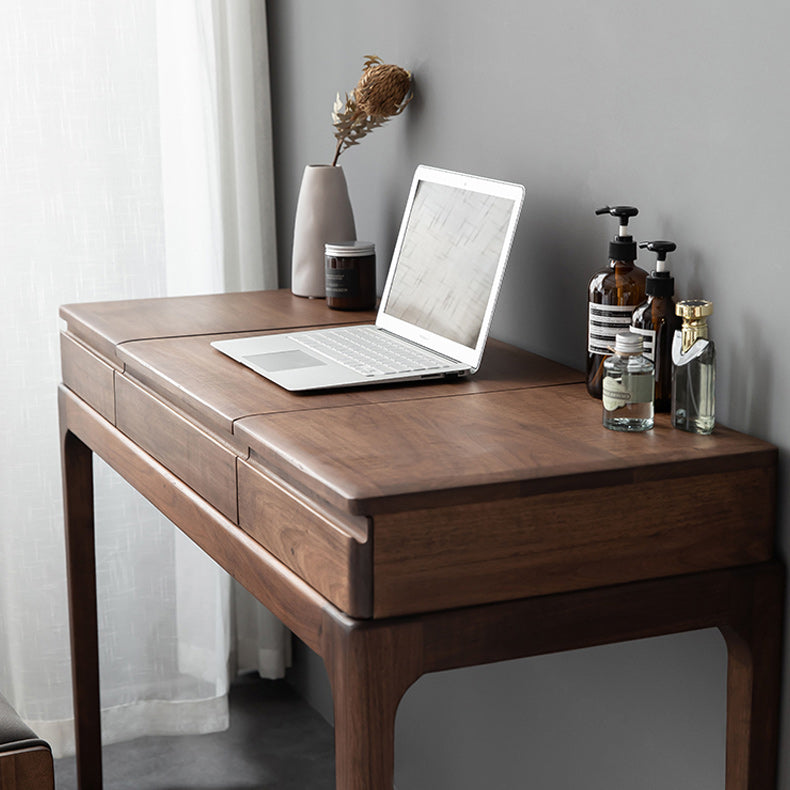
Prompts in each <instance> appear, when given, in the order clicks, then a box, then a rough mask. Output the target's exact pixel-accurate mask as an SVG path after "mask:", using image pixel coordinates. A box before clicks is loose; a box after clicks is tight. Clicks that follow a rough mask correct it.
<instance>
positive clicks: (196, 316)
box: [60, 290, 375, 359]
mask: <svg viewBox="0 0 790 790" xmlns="http://www.w3.org/2000/svg"><path fill="white" fill-rule="evenodd" d="M60 317H61V318H63V319H64V320H65V321H66V324H67V326H68V331H69V332H70V333H72V334H73V335H74V336H75V337H78V338H80V339H81V340H82V341H83V342H85V344H86V345H88V346H90V347H92V348H94V349H96V350H97V351H98V353H99V354H102V355H103V356H106V357H108V358H109V359H113V358H114V356H115V353H116V349H117V347H118V346H119V345H120V344H122V343H127V342H129V341H131V340H141V339H149V338H155V337H183V336H186V335H208V334H219V333H226V332H251V331H252V332H263V331H266V330H267V329H293V328H299V327H308V326H318V325H323V324H333V323H334V324H343V323H346V324H347V323H359V322H361V321H369V320H372V318H374V317H375V313H373V312H371V311H366V312H362V313H355V312H346V311H343V312H339V311H337V310H330V309H329V308H328V307H327V306H326V301H325V300H324V299H299V298H298V297H294V296H292V295H291V292H290V291H288V290H281V291H265V292H263V291H252V292H245V293H230V294H211V295H207V296H178V297H171V298H159V299H132V300H126V301H124V300H119V301H112V302H93V303H92V304H90V305H82V304H80V305H63V306H62V307H61V308H60Z"/></svg>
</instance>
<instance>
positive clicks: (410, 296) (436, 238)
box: [211, 165, 524, 391]
mask: <svg viewBox="0 0 790 790" xmlns="http://www.w3.org/2000/svg"><path fill="white" fill-rule="evenodd" d="M523 201H524V187H523V186H521V185H520V184H510V183H506V182H503V181H494V180H491V179H487V178H479V177H477V176H469V175H463V174H461V173H453V172H449V171H447V170H439V169H436V168H432V167H426V166H425V165H420V166H419V167H418V168H417V170H416V172H415V174H414V179H413V180H412V184H411V190H410V192H409V199H408V202H407V204H406V210H405V212H404V215H403V221H402V223H401V227H400V232H399V233H398V239H397V242H396V244H395V251H394V253H393V256H392V263H391V264H390V268H389V273H388V275H387V282H386V284H385V286H384V292H383V294H382V297H381V303H380V306H379V311H378V315H377V317H376V323H375V325H371V324H366V325H351V326H344V327H330V328H324V329H316V330H302V331H294V332H283V333H277V334H271V335H260V336H256V337H246V338H236V339H233V340H219V341H215V342H213V343H212V344H211V345H212V346H214V348H216V349H218V350H219V351H221V352H222V353H223V354H227V355H228V356H229V357H232V358H233V359H235V360H237V361H238V362H241V363H242V364H244V365H246V366H247V367H249V368H252V369H253V370H254V371H256V372H257V373H260V374H261V375H262V376H265V377H266V378H267V379H270V380H271V381H273V382H275V383H276V384H279V385H280V386H281V387H284V388H285V389H287V390H293V391H299V390H316V389H327V388H330V387H355V386H364V385H370V384H380V383H382V382H396V381H410V380H415V379H428V378H439V377H442V376H463V375H466V374H468V373H474V372H475V371H476V370H477V369H478V367H480V361H481V359H482V357H483V351H484V349H485V344H486V340H487V338H488V331H489V328H490V325H491V319H492V317H493V313H494V307H495V305H496V300H497V296H498V294H499V288H500V285H501V283H502V278H503V277H504V273H505V264H506V263H507V258H508V255H509V253H510V247H511V244H512V242H513V236H514V234H515V232H516V224H517V222H518V217H519V214H520V212H521V206H522V203H523Z"/></svg>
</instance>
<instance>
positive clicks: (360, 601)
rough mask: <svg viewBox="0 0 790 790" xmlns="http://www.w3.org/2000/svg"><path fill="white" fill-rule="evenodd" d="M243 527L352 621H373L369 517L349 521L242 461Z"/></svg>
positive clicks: (241, 512) (240, 524)
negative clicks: (368, 532)
mask: <svg viewBox="0 0 790 790" xmlns="http://www.w3.org/2000/svg"><path fill="white" fill-rule="evenodd" d="M239 526H241V528H242V529H244V530H245V532H247V533H248V534H249V535H250V536H251V537H253V538H254V539H255V540H256V541H258V543H260V544H261V545H262V546H263V547H264V548H265V549H267V550H268V551H270V552H271V553H272V554H274V555H275V557H277V558H278V559H279V560H280V561H281V562H283V563H284V564H285V565H287V566H288V567H289V568H290V569H291V570H292V571H294V572H295V573H297V574H298V575H299V576H300V577H301V578H302V579H304V580H305V581H306V582H307V583H308V584H309V585H310V586H311V587H313V588H314V589H315V590H317V591H318V592H319V593H321V595H323V596H324V597H325V598H327V599H328V600H329V601H331V602H332V603H333V604H334V605H335V606H337V607H338V608H339V609H341V610H343V611H344V612H346V613H347V614H350V615H351V616H353V617H370V614H371V590H370V542H369V541H368V540H367V519H364V518H360V519H356V520H349V519H346V518H344V517H342V516H340V515H339V514H334V513H329V512H328V511H327V510H326V509H324V508H322V507H320V506H318V505H316V504H315V503H311V502H309V501H308V500H306V499H305V498H303V497H302V496H301V495H300V494H298V493H297V492H296V491H294V490H293V489H292V488H290V486H288V485H287V484H285V483H284V482H283V481H280V480H275V479H273V478H271V477H269V476H268V475H265V474H263V473H262V472H260V471H259V470H258V469H256V468H255V467H254V466H252V465H251V464H249V463H247V462H246V461H243V460H239Z"/></svg>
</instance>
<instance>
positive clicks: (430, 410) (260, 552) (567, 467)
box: [60, 292, 784, 790]
mask: <svg viewBox="0 0 790 790" xmlns="http://www.w3.org/2000/svg"><path fill="white" fill-rule="evenodd" d="M63 315H64V317H65V318H66V320H67V323H68V331H67V333H66V335H65V336H64V341H63V342H64V360H65V362H64V380H65V382H66V384H67V386H68V387H69V388H70V389H67V388H66V387H63V388H61V392H60V407H61V430H62V434H63V465H64V492H65V511H66V526H67V547H68V561H69V580H70V584H69V596H70V610H71V622H72V652H73V657H74V678H75V704H76V711H77V744H78V751H79V756H78V766H79V772H80V783H81V787H82V788H83V790H98V788H100V787H101V762H100V744H99V696H98V659H97V655H98V652H97V642H96V634H95V630H96V601H95V569H94V567H93V565H94V555H93V509H92V504H91V498H92V483H91V452H95V453H97V454H98V455H100V456H101V457H102V458H103V459H104V460H105V461H107V462H108V463H109V464H110V466H112V467H113V468H115V469H116V470H117V471H118V472H119V473H120V474H121V475H123V476H124V477H125V478H126V479H127V480H128V481H129V482H130V483H131V484H132V485H133V486H134V487H135V488H136V489H137V490H138V491H140V492H141V493H142V494H143V495H144V496H146V497H147V498H148V499H149V500H150V501H151V502H152V503H153V504H154V505H155V506H156V507H158V508H159V509H160V510H161V511H162V512H163V513H164V514H165V515H166V516H168V517H169V518H170V519H171V520H173V521H174V522H175V523H176V524H177V525H178V526H179V527H180V528H181V529H182V530H183V531H184V532H185V533H186V534H187V535H189V536H190V537H191V538H192V539H193V540H194V541H195V542H196V543H197V544H198V545H199V546H201V548H203V549H204V550H205V551H206V552H207V553H208V554H210V555H211V556H212V557H213V558H214V559H215V560H216V561H217V562H218V563H219V564H220V565H222V567H224V568H226V569H227V570H228V571H229V572H230V573H231V574H232V575H233V576H234V577H235V578H237V579H238V580H239V581H240V582H241V583H242V584H244V585H245V586H246V587H247V588H248V589H249V590H250V591H251V592H252V593H253V594H254V595H255V596H256V597H257V598H258V599H259V600H260V601H262V602H263V603H264V604H265V605H266V606H267V607H268V608H269V609H270V610H271V611H272V612H274V614H275V615H276V616H277V617H279V618H280V619H281V620H282V621H283V622H284V623H285V624H286V625H287V626H288V627H289V628H291V629H292V630H293V631H294V632H295V633H296V634H297V635H298V636H299V637H300V638H301V639H303V641H305V642H306V643H307V644H308V645H309V646H310V647H311V648H312V649H313V650H315V651H317V652H318V653H319V654H320V655H321V656H322V657H323V658H324V660H325V662H326V665H327V671H328V674H329V677H330V681H331V684H332V690H333V696H334V703H335V722H336V730H335V733H336V757H337V761H336V762H337V787H338V788H339V790H391V788H392V773H393V759H394V758H393V749H394V745H393V738H394V719H395V713H396V710H397V705H398V701H399V700H400V697H401V695H402V694H403V693H404V691H405V690H406V688H408V686H409V685H410V684H411V683H412V682H414V680H416V678H417V677H419V676H420V675H421V674H424V673H425V672H429V671H436V670H440V669H449V668H452V667H456V666H470V665H473V664H477V663H485V662H491V661H499V660H506V659H509V658H516V657H520V656H528V655H536V654H539V653H542V652H552V651H556V650H567V649H572V648H575V647H583V646H588V645H595V644H605V643H608V642H612V641H619V640H623V639H634V638H640V637H643V636H652V635H657V634H662V633H673V632H677V631H683V630H689V629H694V628H704V627H717V628H720V629H721V630H722V632H723V633H724V635H725V638H726V640H727V647H728V651H729V664H728V667H729V668H728V698H727V699H728V711H727V719H728V734H727V790H771V788H773V787H774V786H775V770H776V745H777V731H778V689H779V680H780V667H781V661H780V658H781V628H782V621H783V601H784V597H783V579H784V576H783V571H782V568H781V566H780V565H779V564H778V563H775V562H772V561H770V559H769V558H770V557H771V554H772V539H773V530H774V520H775V514H774V496H775V491H774V487H775V474H776V449H775V448H774V447H772V446H771V445H769V444H767V443H765V442H761V441H759V440H756V439H752V438H750V437H747V436H744V435H741V434H738V433H736V432H734V431H731V430H728V429H727V428H724V427H722V426H717V428H716V430H715V432H714V434H713V435H712V436H708V437H702V436H695V435H693V434H686V433H683V432H679V431H673V430H672V429H671V428H670V426H669V424H668V421H667V419H666V417H665V416H660V417H659V419H658V421H657V425H656V428H655V429H654V430H653V431H650V432H648V433H645V434H634V435H629V434H618V433H613V432H610V431H606V430H605V429H603V428H602V427H601V425H600V419H601V413H600V408H601V407H600V403H599V402H598V401H594V400H592V399H590V398H588V397H587V396H586V394H585V393H584V387H583V385H582V384H580V383H578V382H580V381H581V374H579V373H577V372H575V371H571V370H569V369H568V368H564V367H563V366H561V365H557V364H556V363H552V362H549V361H547V360H541V359H540V358H539V357H535V356H534V355H531V354H528V353H527V352H522V351H518V350H517V349H513V348H511V347H509V346H506V345H504V344H498V343H495V342H494V343H492V344H491V346H490V348H489V353H487V355H486V361H485V363H484V367H483V368H482V369H481V371H480V372H479V373H478V374H477V375H476V376H475V377H473V378H472V379H470V380H469V381H465V382H458V383H453V384H430V385H420V386H404V387H392V388H383V389H372V390H356V391H354V390H352V391H346V392H332V393H324V394H320V395H308V396H305V395H293V394H290V393H286V392H285V391H283V390H280V389H279V388H277V387H276V386H275V385H273V384H270V383H268V382H266V381H265V380H263V379H261V378H259V377H258V376H257V375H256V374H254V373H252V372H251V371H248V370H246V369H245V368H243V367H242V366H240V365H237V364H236V363H234V362H232V361H231V360H229V359H227V358H226V357H224V356H223V355H221V354H219V353H218V352H216V351H214V350H213V349H211V348H210V346H209V342H210V340H211V339H213V338H215V337H218V336H219V335H220V334H222V333H229V332H230V333H242V332H248V331H252V332H260V331H266V330H269V329H274V328H277V327H283V328H285V327H295V326H311V325H320V324H322V323H329V322H333V321H344V320H351V321H357V320H359V319H360V318H363V319H369V318H370V317H371V315H370V314H364V315H360V316H353V315H349V314H343V315H340V316H339V315H337V314H334V313H332V312H331V311H329V310H327V309H326V306H325V305H324V304H323V303H322V302H315V301H313V302H311V301H309V300H301V299H297V298H294V297H291V296H290V294H288V293H287V292H276V293H270V294H262V293H259V294H248V295H239V294H236V295H233V294H231V295H225V296H221V297H190V298H186V299H174V300H161V301H160V300H147V301H144V302H137V303H133V302H124V303H120V304H119V303H114V304H108V303H104V304H100V305H86V306H70V307H66V308H64V309H63ZM94 352H95V353H94ZM108 372H109V373H111V374H113V375H112V376H108V375H107V374H108ZM113 378H115V381H114V382H113ZM75 393H79V394H80V395H82V396H83V397H82V398H81V397H78V396H77V395H76V394H75ZM83 398H85V399H87V400H84V399H83ZM110 404H111V405H112V408H110ZM92 406H93V407H94V408H92ZM102 415H104V416H102ZM105 418H109V419H105ZM113 421H116V422H117V426H116V425H114V424H113ZM229 460H230V461H232V462H233V464H232V471H230V472H229V471H228V470H229V467H228V461H229ZM213 470H224V472H222V474H218V475H217V480H211V476H212V474H213ZM223 475H224V477H223ZM223 489H227V491H225V493H224V494H223V491H222V490H223ZM236 496H238V502H239V513H238V515H239V519H238V520H239V521H240V522H241V524H242V525H243V528H241V527H240V526H239V525H238V524H237V523H236V518H235V514H236V511H235V505H234V504H232V503H230V498H231V497H236ZM223 503H224V504H223ZM651 513H658V514H659V515H658V516H655V515H652V516H651V515H646V516H645V517H644V518H640V515H641V514H651ZM754 563H756V564H754ZM335 604H337V605H335ZM344 609H345V610H346V611H343V610H344ZM349 612H350V613H351V614H354V615H357V616H356V617H352V616H350V615H349ZM369 614H373V615H374V617H373V618H368V617H367V615H369ZM394 614H398V615H399V616H398V617H393V616H391V615H394Z"/></svg>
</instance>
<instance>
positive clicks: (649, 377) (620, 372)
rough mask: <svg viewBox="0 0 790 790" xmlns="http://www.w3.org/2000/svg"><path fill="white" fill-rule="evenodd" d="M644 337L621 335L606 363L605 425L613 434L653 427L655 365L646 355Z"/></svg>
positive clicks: (629, 334) (616, 339)
mask: <svg viewBox="0 0 790 790" xmlns="http://www.w3.org/2000/svg"><path fill="white" fill-rule="evenodd" d="M643 351H644V348H643V345H642V336H641V335H637V334H635V333H633V332H630V331H629V332H618V333H617V335H616V337H615V346H614V355H613V356H610V357H607V358H606V359H605V360H604V363H603V369H604V373H603V383H602V386H601V390H602V393H601V400H602V402H603V425H604V427H605V428H610V429H611V430H613V431H649V430H650V429H651V428H652V427H653V397H654V393H655V378H654V367H653V363H652V362H651V361H650V360H649V359H648V358H647V357H646V356H644V355H643Z"/></svg>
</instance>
